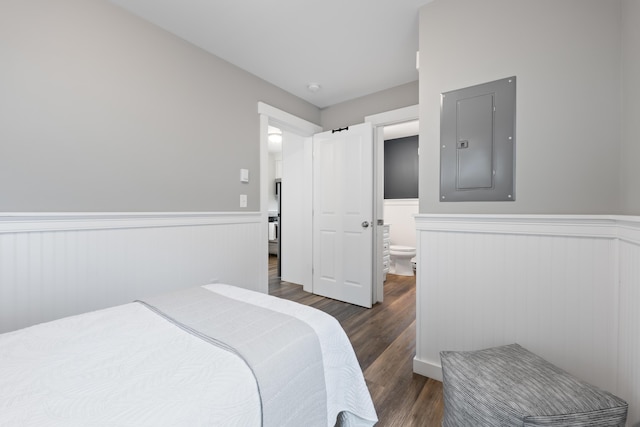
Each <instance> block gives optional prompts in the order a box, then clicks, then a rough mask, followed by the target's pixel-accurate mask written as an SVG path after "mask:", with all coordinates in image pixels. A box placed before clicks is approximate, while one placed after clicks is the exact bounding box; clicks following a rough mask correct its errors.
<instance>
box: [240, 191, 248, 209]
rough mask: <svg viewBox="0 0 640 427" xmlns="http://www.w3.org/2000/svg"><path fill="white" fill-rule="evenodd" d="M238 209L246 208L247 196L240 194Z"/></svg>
mask: <svg viewBox="0 0 640 427" xmlns="http://www.w3.org/2000/svg"><path fill="white" fill-rule="evenodd" d="M240 207H241V208H246V207H247V195H246V194H241V195H240Z"/></svg>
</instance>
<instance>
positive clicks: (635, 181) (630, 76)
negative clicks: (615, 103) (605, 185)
mask: <svg viewBox="0 0 640 427" xmlns="http://www.w3.org/2000/svg"><path fill="white" fill-rule="evenodd" d="M639 51H640V1H638V0H623V2H622V88H623V90H622V113H623V114H622V118H623V125H622V168H621V171H622V177H621V193H622V211H623V213H625V214H627V215H640V190H639V189H640V119H639V118H640V55H639V54H638V52H639Z"/></svg>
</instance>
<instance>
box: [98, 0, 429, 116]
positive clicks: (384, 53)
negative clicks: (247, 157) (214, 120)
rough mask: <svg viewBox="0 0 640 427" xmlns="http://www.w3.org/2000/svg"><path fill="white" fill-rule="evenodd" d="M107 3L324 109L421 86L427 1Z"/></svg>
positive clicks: (173, 0)
mask: <svg viewBox="0 0 640 427" xmlns="http://www.w3.org/2000/svg"><path fill="white" fill-rule="evenodd" d="M111 1H112V2H113V3H115V4H117V5H120V6H121V7H123V8H125V9H127V10H129V11H130V12H132V13H134V14H136V15H138V16H140V17H142V18H143V19H145V20H147V21H150V22H152V23H154V24H156V25H158V26H160V27H162V28H164V29H166V30H168V31H170V32H171V33H174V34H176V35H177V36H179V37H181V38H183V39H185V40H187V41H189V42H191V43H193V44H194V45H196V46H199V47H201V48H203V49H205V50H207V51H209V52H211V53H213V54H214V55H216V56H219V57H221V58H223V59H225V60H227V61H228V62H231V63H232V64H234V65H236V66H238V67H240V68H242V69H244V70H246V71H248V72H250V73H252V74H254V75H256V76H258V77H260V78H262V79H264V80H266V81H268V82H270V83H272V84H274V85H276V86H278V87H280V88H282V89H284V90H286V91H287V92H290V93H292V94H294V95H296V96H298V97H300V98H303V99H305V100H307V101H309V102H310V103H312V104H314V105H316V106H318V107H320V108H323V107H327V106H330V105H334V104H337V103H339V102H342V101H347V100H350V99H354V98H357V97H360V96H364V95H367V94H370V93H374V92H378V91H380V90H384V89H388V88H391V87H394V86H398V85H401V84H404V83H409V82H412V81H415V80H417V79H418V73H417V71H416V51H417V50H418V10H419V8H420V6H422V5H424V4H426V3H429V2H430V1H431V0H375V1H371V0H322V1H320V0H315V1H312V0H208V1H207V0H111ZM309 83H317V84H319V85H320V86H321V89H320V90H319V91H318V92H316V93H312V92H310V91H309V90H308V89H307V85H308V84H309Z"/></svg>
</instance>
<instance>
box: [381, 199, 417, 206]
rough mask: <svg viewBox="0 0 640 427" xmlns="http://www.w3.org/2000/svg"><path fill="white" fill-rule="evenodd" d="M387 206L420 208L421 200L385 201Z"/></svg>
mask: <svg viewBox="0 0 640 427" xmlns="http://www.w3.org/2000/svg"><path fill="white" fill-rule="evenodd" d="M384 204H385V206H419V205H420V199H384Z"/></svg>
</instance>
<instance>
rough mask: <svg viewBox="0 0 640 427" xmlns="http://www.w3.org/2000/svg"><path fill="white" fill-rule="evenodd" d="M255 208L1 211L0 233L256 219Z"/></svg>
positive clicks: (239, 222) (216, 222) (153, 226)
mask: <svg viewBox="0 0 640 427" xmlns="http://www.w3.org/2000/svg"><path fill="white" fill-rule="evenodd" d="M259 222H260V213H258V212H251V213H247V212H161V213H158V212H155V213H142V212H91V213H10V214H6V213H2V214H0V233H29V232H43V231H70V230H114V229H128V228H159V227H182V226H195V225H221V224H248V223H259Z"/></svg>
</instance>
